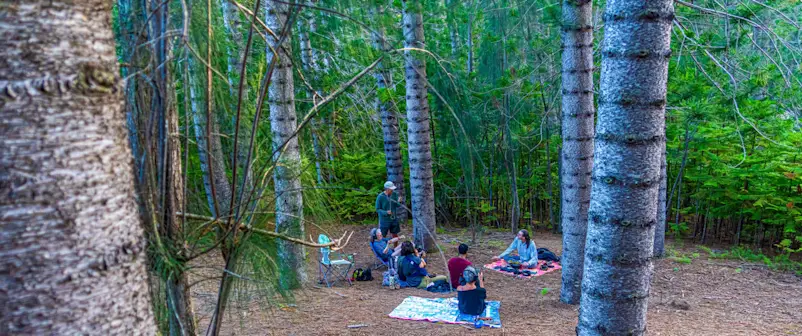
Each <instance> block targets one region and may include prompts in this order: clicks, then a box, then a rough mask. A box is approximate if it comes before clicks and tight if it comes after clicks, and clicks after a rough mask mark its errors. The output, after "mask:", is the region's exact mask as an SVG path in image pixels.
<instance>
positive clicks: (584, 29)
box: [560, 0, 594, 304]
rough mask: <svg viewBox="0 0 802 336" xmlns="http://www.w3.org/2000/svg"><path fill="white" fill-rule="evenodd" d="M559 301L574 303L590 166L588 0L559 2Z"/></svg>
mask: <svg viewBox="0 0 802 336" xmlns="http://www.w3.org/2000/svg"><path fill="white" fill-rule="evenodd" d="M562 7H563V12H562V13H563V14H562V15H563V17H562V24H563V33H562V44H563V53H562V68H563V69H562V141H563V144H562V151H561V153H560V162H561V167H562V170H561V171H560V190H561V192H560V195H561V203H560V204H561V206H560V208H561V215H560V216H561V218H560V222H561V225H562V231H563V235H562V239H563V256H562V260H561V261H562V267H563V269H562V287H561V289H560V301H562V302H564V303H568V304H578V303H579V297H580V294H581V288H580V285H581V283H582V270H583V267H584V254H585V235H586V233H587V225H588V206H589V205H590V184H591V179H590V175H591V170H592V169H593V136H594V130H593V115H594V108H593V27H592V24H593V4H592V2H591V1H590V0H583V1H568V0H564V1H563V4H562Z"/></svg>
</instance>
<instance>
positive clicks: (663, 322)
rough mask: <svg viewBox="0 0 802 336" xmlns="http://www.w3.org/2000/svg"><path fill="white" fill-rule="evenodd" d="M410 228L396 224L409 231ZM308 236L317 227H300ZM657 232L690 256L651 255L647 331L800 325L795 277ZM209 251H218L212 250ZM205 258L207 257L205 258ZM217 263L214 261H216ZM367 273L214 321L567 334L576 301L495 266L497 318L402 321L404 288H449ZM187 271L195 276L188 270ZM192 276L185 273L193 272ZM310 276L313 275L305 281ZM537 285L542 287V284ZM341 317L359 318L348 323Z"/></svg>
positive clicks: (443, 240)
mask: <svg viewBox="0 0 802 336" xmlns="http://www.w3.org/2000/svg"><path fill="white" fill-rule="evenodd" d="M345 230H354V231H355V234H354V237H353V238H352V240H351V242H350V243H349V244H348V246H347V247H346V248H345V252H346V253H356V256H355V261H356V266H355V267H362V268H365V267H369V265H373V263H374V256H373V254H372V252H371V251H370V247H369V246H368V243H367V236H368V232H369V230H370V227H369V226H360V225H357V226H350V227H337V228H336V229H333V228H332V229H330V231H331V233H332V235H336V236H338V237H339V234H338V233H342V232H343V231H345ZM410 230H411V228H404V230H403V232H402V234H405V235H407V236H410V232H409V231H410ZM309 231H311V232H308V233H311V234H312V236H315V237H316V236H317V231H318V230H317V229H315V228H312V229H311V230H309ZM469 239H470V236H469V234H467V233H466V232H465V230H464V229H463V230H447V231H446V232H445V233H441V234H439V235H438V240H439V245H440V246H441V248H442V249H443V253H444V254H445V258H446V259H447V258H450V257H452V256H454V255H456V246H457V245H458V244H459V243H460V242H467V241H468V240H469ZM512 239H513V235H512V234H510V233H501V232H487V233H485V234H484V235H483V236H481V237H478V238H477V240H478V241H479V243H477V244H473V245H472V246H471V249H470V251H469V252H468V259H469V260H471V261H472V262H473V263H474V265H482V264H486V263H489V262H490V258H491V257H492V256H494V255H498V254H499V253H500V252H501V251H503V250H504V249H505V248H506V246H507V245H508V244H509V243H510V242H511V241H512ZM533 240H534V241H535V243H536V244H537V246H538V247H546V248H548V249H550V250H552V251H554V252H555V253H557V254H558V255H559V254H561V253H562V243H561V237H560V236H559V235H553V234H551V233H545V232H536V233H535V234H534V235H533ZM682 245H683V244H682V243H681V242H671V241H669V242H667V246H668V247H669V252H670V253H675V254H677V255H683V256H687V257H688V258H690V263H689V264H687V263H686V262H687V261H688V260H687V259H685V260H684V262H679V261H677V260H675V259H671V258H665V259H660V260H657V261H655V263H654V267H655V274H654V278H653V281H652V287H651V297H650V300H649V312H648V322H647V323H648V324H647V325H648V329H649V334H651V335H802V322H800V321H802V278H800V277H798V276H796V275H793V274H789V273H782V272H775V271H772V270H769V269H768V268H766V267H765V266H764V265H761V264H754V263H745V262H742V261H739V260H721V259H711V258H708V256H707V254H706V253H705V252H704V250H703V249H700V248H698V247H697V246H695V245H688V246H682ZM307 251H308V253H309V256H310V258H309V263H308V272H309V275H310V278H313V279H317V261H316V256H317V251H316V250H315V249H310V248H307ZM212 257H214V260H220V258H219V256H210V257H209V258H212ZM205 262H211V261H210V260H206V261H205ZM217 263H219V262H217ZM428 263H429V266H428V267H427V268H429V271H430V272H434V273H437V274H445V273H446V268H445V261H444V260H443V259H442V258H440V257H439V256H438V255H435V254H434V253H432V254H430V257H429V260H428ZM383 270H384V269H381V270H380V271H376V272H374V275H373V276H374V280H373V281H370V282H354V284H353V286H351V287H348V286H347V285H339V286H336V287H333V288H326V287H325V286H324V285H323V286H321V285H316V284H310V285H309V286H307V287H306V288H304V289H301V290H297V291H294V292H293V295H294V299H295V302H294V304H275V305H273V308H271V309H264V308H262V307H263V306H264V305H262V304H259V303H257V302H255V301H256V300H254V302H251V304H246V305H244V308H243V307H236V308H235V307H231V308H230V309H229V310H228V311H229V312H230V313H229V314H227V316H226V318H225V321H226V323H225V324H224V326H223V334H224V335H344V334H348V335H379V334H381V335H414V334H417V335H464V334H466V333H485V334H490V335H505V334H522V335H573V334H574V333H575V331H574V330H575V329H574V328H575V326H576V322H577V316H578V306H571V305H566V304H563V303H560V302H559V292H560V277H561V274H560V272H559V271H557V272H552V273H548V274H545V275H543V276H540V277H537V278H533V279H528V280H520V279H515V278H513V277H510V276H507V275H503V274H500V273H496V272H485V279H486V288H487V293H488V299H489V300H499V301H501V310H500V315H501V321H502V325H503V328H501V329H492V330H491V329H488V328H483V330H481V331H479V330H476V329H473V328H469V327H467V326H461V325H448V324H435V323H429V322H417V321H404V320H397V319H393V318H390V317H388V316H387V315H388V314H389V313H390V312H391V311H392V310H393V309H394V308H395V307H396V306H398V305H399V304H400V303H401V301H403V300H404V298H406V297H407V296H413V295H414V296H421V297H450V296H454V295H455V294H436V293H430V292H427V291H425V290H421V289H412V288H405V289H400V290H390V289H387V288H383V287H382V286H381V272H382V271H383ZM193 277H197V276H193ZM195 280H197V279H191V281H195ZM216 283H217V282H216V281H206V282H201V283H200V284H198V285H197V286H193V287H192V296H193V302H194V305H195V312H196V316H197V319H198V324H199V327H200V329H199V330H200V332H203V331H205V329H206V327H207V326H208V324H209V319H210V316H211V315H212V312H213V311H214V303H215V298H216V297H217V288H216ZM315 283H316V281H315ZM544 288H547V289H548V290H547V293H545V294H543V289H544ZM349 325H366V326H364V327H361V328H348V326H349Z"/></svg>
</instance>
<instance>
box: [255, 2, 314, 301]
mask: <svg viewBox="0 0 802 336" xmlns="http://www.w3.org/2000/svg"><path fill="white" fill-rule="evenodd" d="M265 6H266V8H265V9H266V15H265V24H267V26H268V27H269V28H270V29H271V30H273V31H274V32H276V34H279V32H281V31H282V30H283V27H284V25H285V24H287V14H288V12H287V11H288V10H289V6H288V5H286V4H281V3H278V2H273V1H268V2H267V3H265ZM277 42H278V41H277V39H276V38H275V37H272V36H270V35H268V39H267V43H268V44H269V45H271V46H275V44H276V43H277ZM276 50H277V51H278V59H277V60H275V61H276V62H277V63H276V66H275V70H274V71H273V74H272V77H271V80H270V88H269V90H268V91H269V92H268V96H269V99H270V100H269V101H270V130H271V132H272V133H273V150H278V149H280V147H279V146H281V145H282V144H284V143H285V142H287V148H286V150H285V151H283V152H279V153H278V154H276V157H274V158H273V160H274V162H275V163H276V169H275V170H274V171H273V172H274V173H273V182H274V184H275V191H276V232H278V233H283V234H286V235H288V236H291V237H295V238H300V239H303V238H304V223H303V198H302V194H301V191H302V190H301V176H300V172H301V152H300V148H299V146H298V137H297V135H294V134H293V132H295V129H296V128H297V127H298V122H297V120H296V116H295V98H294V97H295V92H294V86H293V81H292V63H291V55H292V53H291V50H290V39H289V38H286V39H285V40H284V43H283V44H282V48H276ZM273 57H274V56H273V52H272V51H270V49H268V50H267V62H268V63H270V62H271V61H272V60H273ZM277 244H278V249H279V252H278V253H279V258H281V260H280V268H279V274H281V276H282V277H281V285H282V286H283V287H285V288H296V287H299V286H300V284H301V283H302V282H304V281H306V272H305V270H304V267H305V264H304V248H303V246H302V245H299V244H294V243H292V242H288V241H285V240H279V241H278V242H277Z"/></svg>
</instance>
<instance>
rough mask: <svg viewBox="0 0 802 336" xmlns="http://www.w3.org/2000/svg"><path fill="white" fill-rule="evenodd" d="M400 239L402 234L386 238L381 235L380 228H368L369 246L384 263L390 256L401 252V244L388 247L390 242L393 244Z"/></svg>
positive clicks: (388, 260) (402, 237)
mask: <svg viewBox="0 0 802 336" xmlns="http://www.w3.org/2000/svg"><path fill="white" fill-rule="evenodd" d="M401 239H404V236H399V237H396V238H392V239H388V238H386V237H384V235H382V232H381V230H380V229H377V228H373V229H371V230H370V248H371V249H373V252H376V255H378V256H379V258H381V260H382V261H384V262H386V263H389V262H390V258H392V257H395V256H398V255H400V254H401V246H398V247H396V248H391V247H390V244H395V243H397V242H398V241H399V240H401ZM396 245H397V244H396Z"/></svg>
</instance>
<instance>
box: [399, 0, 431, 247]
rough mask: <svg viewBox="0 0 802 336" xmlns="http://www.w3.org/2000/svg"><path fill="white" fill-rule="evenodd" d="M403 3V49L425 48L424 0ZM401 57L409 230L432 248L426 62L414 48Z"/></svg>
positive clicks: (422, 245)
mask: <svg viewBox="0 0 802 336" xmlns="http://www.w3.org/2000/svg"><path fill="white" fill-rule="evenodd" d="M403 3H404V14H403V26H404V28H403V29H404V48H417V49H425V48H426V46H425V42H424V37H423V15H422V10H423V8H422V7H423V2H422V1H420V0H403ZM404 59H405V67H404V68H405V70H406V71H405V72H406V89H407V94H406V101H407V133H408V136H407V138H408V139H407V141H408V142H409V146H408V147H409V184H410V191H411V192H410V193H411V197H410V198H411V202H412V220H413V222H412V223H413V224H412V232H413V236H414V238H415V243H416V244H417V246H419V247H422V248H424V249H427V250H429V249H433V248H435V209H434V181H433V179H432V178H433V176H432V151H431V144H430V143H431V134H430V132H429V127H430V126H429V100H428V91H427V86H428V82H427V80H426V62H424V60H423V56H422V53H421V52H420V51H416V50H405V51H404Z"/></svg>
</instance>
